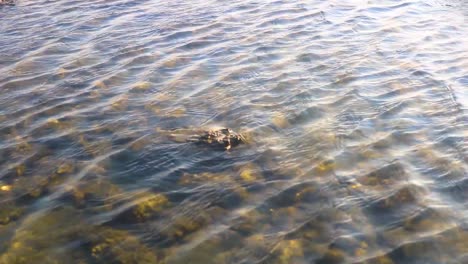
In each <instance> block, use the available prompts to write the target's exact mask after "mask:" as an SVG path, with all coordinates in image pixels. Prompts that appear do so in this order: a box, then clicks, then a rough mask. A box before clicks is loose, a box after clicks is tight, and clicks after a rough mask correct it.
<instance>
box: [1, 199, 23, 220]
mask: <svg viewBox="0 0 468 264" xmlns="http://www.w3.org/2000/svg"><path fill="white" fill-rule="evenodd" d="M23 214H24V208H23V207H20V206H18V205H16V204H15V203H13V202H4V203H2V204H0V225H7V224H9V223H10V222H12V221H16V220H18V219H19V218H20V217H21V216H22V215H23Z"/></svg>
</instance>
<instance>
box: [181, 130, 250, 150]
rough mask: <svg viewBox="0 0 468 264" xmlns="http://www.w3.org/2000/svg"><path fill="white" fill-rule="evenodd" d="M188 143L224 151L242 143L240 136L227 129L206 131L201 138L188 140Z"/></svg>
mask: <svg viewBox="0 0 468 264" xmlns="http://www.w3.org/2000/svg"><path fill="white" fill-rule="evenodd" d="M190 141H192V142H196V143H200V144H206V145H209V146H212V147H215V148H221V149H225V150H229V149H231V148H232V147H235V146H237V145H239V144H241V143H243V142H244V140H243V137H242V136H241V135H240V134H237V133H236V132H234V131H232V130H231V129H229V128H223V129H219V130H210V131H206V132H205V133H204V134H202V135H201V136H198V137H196V138H192V139H190Z"/></svg>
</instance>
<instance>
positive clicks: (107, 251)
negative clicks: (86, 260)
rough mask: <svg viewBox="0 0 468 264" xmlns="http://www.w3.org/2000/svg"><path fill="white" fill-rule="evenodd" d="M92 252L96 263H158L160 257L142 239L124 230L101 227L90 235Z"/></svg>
mask: <svg viewBox="0 0 468 264" xmlns="http://www.w3.org/2000/svg"><path fill="white" fill-rule="evenodd" d="M90 240H91V249H90V251H91V252H90V253H91V256H92V258H93V260H94V261H96V263H118V264H136V263H138V264H156V263H160V262H158V260H157V259H158V258H157V256H156V254H155V253H154V250H151V249H150V248H148V247H147V246H145V245H144V244H142V243H141V242H140V240H139V239H138V238H137V237H136V236H133V235H131V234H130V233H128V232H126V231H122V230H117V229H111V228H101V229H98V230H96V231H94V232H93V234H91V235H90Z"/></svg>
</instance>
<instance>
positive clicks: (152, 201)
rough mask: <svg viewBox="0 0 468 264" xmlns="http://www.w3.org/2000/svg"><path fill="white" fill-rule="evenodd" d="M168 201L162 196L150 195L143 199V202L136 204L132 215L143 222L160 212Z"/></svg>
mask: <svg viewBox="0 0 468 264" xmlns="http://www.w3.org/2000/svg"><path fill="white" fill-rule="evenodd" d="M168 204H169V200H168V199H167V197H166V196H165V195H163V194H151V195H148V196H147V197H145V198H144V200H143V201H141V202H139V203H137V205H136V206H135V208H134V209H133V214H134V215H135V217H136V218H137V219H138V220H139V221H144V220H146V219H148V218H149V217H151V216H152V215H154V214H156V213H158V212H161V211H162V210H163V209H164V208H165V207H166V206H167V205H168Z"/></svg>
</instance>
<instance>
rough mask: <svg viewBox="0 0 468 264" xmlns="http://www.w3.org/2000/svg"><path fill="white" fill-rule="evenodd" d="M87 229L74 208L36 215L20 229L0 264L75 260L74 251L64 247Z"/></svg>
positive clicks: (2, 256) (0, 259)
mask: <svg viewBox="0 0 468 264" xmlns="http://www.w3.org/2000/svg"><path fill="white" fill-rule="evenodd" d="M83 232H86V225H83V223H81V222H80V220H79V217H77V216H76V212H75V211H72V210H70V209H57V210H53V211H50V212H47V213H45V214H44V215H40V216H36V215H32V216H30V217H28V218H27V219H26V220H25V221H24V222H23V223H22V224H21V226H20V227H19V228H18V229H17V231H16V232H15V235H14V237H13V239H12V240H11V241H10V244H9V246H8V249H7V250H6V251H5V252H4V253H3V254H2V255H1V256H0V263H1V264H23V263H24V264H27V263H41V264H42V263H46V264H49V263H50V264H55V263H57V264H59V263H71V261H72V260H73V259H74V257H73V254H71V255H67V254H66V250H65V248H64V247H63V246H64V245H66V244H67V243H69V242H70V241H74V240H75V239H77V238H78V236H79V235H80V234H82V233H83ZM59 249H62V250H59Z"/></svg>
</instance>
